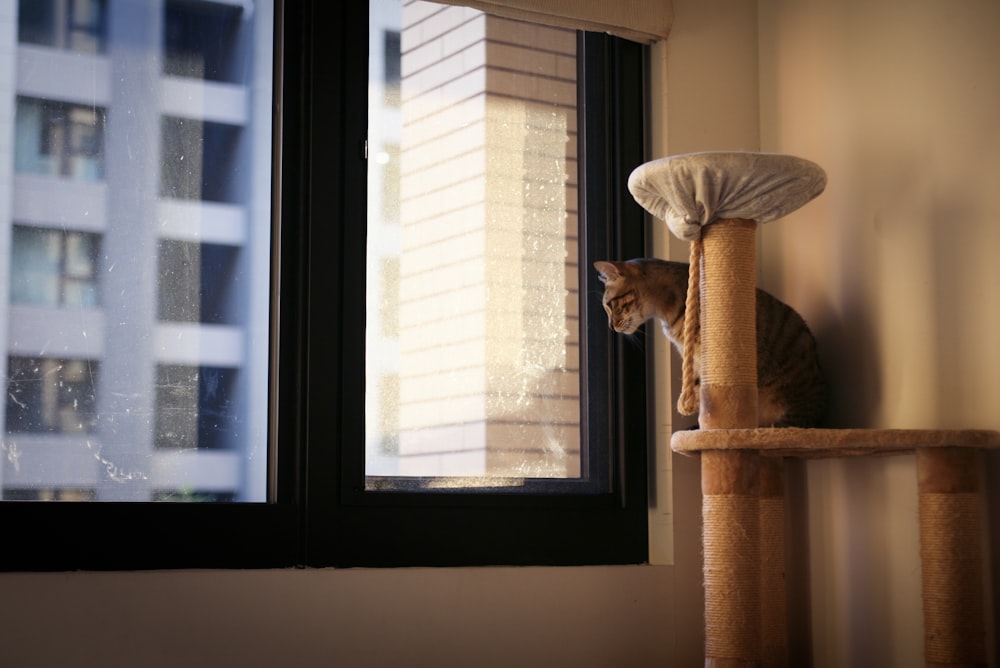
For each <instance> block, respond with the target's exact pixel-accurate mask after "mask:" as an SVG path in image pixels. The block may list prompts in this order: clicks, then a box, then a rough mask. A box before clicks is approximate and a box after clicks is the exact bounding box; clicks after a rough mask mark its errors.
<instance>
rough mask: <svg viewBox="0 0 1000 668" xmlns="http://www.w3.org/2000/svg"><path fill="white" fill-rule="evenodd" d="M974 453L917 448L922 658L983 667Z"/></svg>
mask: <svg viewBox="0 0 1000 668" xmlns="http://www.w3.org/2000/svg"><path fill="white" fill-rule="evenodd" d="M979 457H980V453H979V451H978V450H975V449H970V448H919V449H917V493H918V504H919V516H920V562H921V586H922V594H923V608H924V658H925V661H926V663H927V665H928V666H934V667H935V668H938V667H940V668H943V667H944V666H983V667H985V666H986V626H985V612H984V599H983V570H982V550H981V548H980V522H979V503H980V499H979V486H980V480H979V478H980V469H979V466H980V465H979Z"/></svg>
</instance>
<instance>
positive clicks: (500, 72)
mask: <svg viewBox="0 0 1000 668" xmlns="http://www.w3.org/2000/svg"><path fill="white" fill-rule="evenodd" d="M378 4H383V5H385V4H392V3H385V2H376V3H373V5H378ZM397 4H401V5H402V7H401V10H402V11H401V14H399V18H397V19H395V20H398V21H399V24H398V25H399V31H400V38H399V50H400V61H401V66H400V68H399V95H398V103H397V104H398V109H393V110H391V111H387V112H384V113H382V114H380V113H379V112H377V110H378V108H379V107H378V106H377V105H372V106H371V107H370V114H371V117H372V118H380V119H381V123H375V124H376V125H379V124H381V125H384V126H385V128H387V129H383V130H380V131H379V133H377V134H370V136H369V142H370V143H371V142H372V139H373V136H378V137H380V139H379V141H381V142H383V143H382V145H381V147H379V146H376V149H375V150H377V151H382V154H383V159H384V160H385V162H386V165H385V166H379V165H378V164H373V165H370V170H371V171H372V172H374V173H375V176H374V177H373V178H370V179H369V188H370V191H371V192H370V197H375V198H382V199H383V200H384V199H385V198H389V197H395V198H398V204H396V205H395V207H388V208H389V209H390V210H391V211H392V212H393V214H392V215H390V216H388V217H386V216H382V217H381V218H380V217H379V215H378V214H373V212H377V211H379V210H380V209H386V208H387V207H386V206H385V205H384V202H382V203H381V204H380V205H375V204H374V203H373V200H372V199H370V205H369V282H368V290H369V294H368V300H369V307H368V312H369V313H368V331H367V336H368V344H369V352H368V365H369V376H368V391H369V392H368V393H369V397H368V404H367V407H368V412H369V414H368V420H369V442H368V445H367V447H368V452H367V455H368V471H369V473H373V474H381V475H397V476H431V477H433V476H452V477H458V478H461V477H466V476H470V477H488V478H511V479H519V478H524V477H529V478H535V477H537V478H565V477H570V478H572V477H577V476H579V475H580V474H581V465H580V461H581V459H580V442H581V441H580V362H579V355H580V353H579V289H578V271H579V263H578V260H577V257H578V248H577V237H578V233H577V229H578V221H577V174H576V171H577V170H576V164H577V155H576V139H577V132H576V32H575V31H573V30H565V29H558V28H550V27H546V26H541V25H537V24H531V23H525V22H521V21H514V20H511V19H506V18H501V17H497V16H491V15H488V14H484V13H482V12H479V11H475V10H472V9H468V8H464V7H453V6H445V5H440V4H436V3H431V2H421V1H419V0H408V1H405V2H402V3H397ZM398 11H399V10H397V12H398ZM376 15H377V14H376V13H375V12H373V16H376ZM378 37H379V36H378V35H377V34H374V33H373V35H372V38H373V39H372V41H373V42H374V41H375V39H376V38H378ZM389 50H390V49H386V52H388V51H389ZM378 55H379V54H375V56H376V57H378ZM376 62H377V61H376ZM374 71H378V68H377V67H376V68H374ZM385 71H386V76H385V77H384V80H385V81H387V82H388V81H390V80H391V79H392V77H391V76H390V75H389V73H390V70H388V69H387V70H385ZM373 81H374V77H373ZM377 85H378V84H377V83H376V86H377ZM371 97H372V98H373V99H381V98H380V96H379V95H377V94H373V95H372V96H371ZM387 137H388V139H386V138H387ZM387 147H391V148H387ZM394 162H396V163H398V165H396V166H395V167H394V168H393V169H392V170H389V169H387V168H386V167H387V166H391V165H392V164H393V163H394ZM392 178H398V179H399V185H398V189H393V188H387V187H385V184H387V183H390V179H392ZM380 181H381V182H382V183H383V187H382V189H381V190H379V189H377V188H376V187H374V186H375V184H377V183H379V182H380ZM463 484H464V483H463Z"/></svg>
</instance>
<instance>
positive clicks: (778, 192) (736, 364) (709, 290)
mask: <svg viewBox="0 0 1000 668" xmlns="http://www.w3.org/2000/svg"><path fill="white" fill-rule="evenodd" d="M825 186H826V175H825V173H824V172H823V170H822V169H820V168H819V167H818V166H817V165H815V164H814V163H812V162H809V161H808V160H803V159H801V158H797V157H794V156H787V155H779V154H769V153H745V152H728V153H693V154H688V155H681V156H674V157H670V158H664V159H661V160H655V161H652V162H648V163H646V164H644V165H640V166H639V167H637V168H636V169H635V170H634V171H633V172H632V174H631V176H630V178H629V183H628V187H629V191H630V192H631V193H632V195H633V197H635V199H636V201H637V202H638V203H639V204H640V205H642V206H643V207H644V208H645V209H646V210H647V211H649V212H650V213H651V214H652V215H654V216H656V217H657V218H660V219H662V220H663V221H664V222H666V224H667V226H668V227H669V228H670V230H671V232H672V233H673V234H674V235H675V236H677V237H678V238H680V239H683V240H686V241H690V242H691V276H690V280H689V283H688V287H689V293H688V299H687V314H686V317H685V338H686V339H687V340H686V341H685V345H684V349H685V360H684V391H683V392H682V394H681V398H680V399H679V401H678V407H679V410H681V412H682V413H686V414H692V413H693V412H695V410H697V412H698V420H699V425H700V427H701V429H700V430H697V431H692V430H688V431H681V432H678V433H675V434H674V435H673V436H672V438H671V448H672V449H673V450H674V451H675V452H678V453H681V454H685V455H692V456H694V455H696V456H698V457H700V459H701V486H702V520H703V533H702V539H703V555H704V587H705V665H706V666H713V667H716V668H721V667H727V668H728V667H735V666H785V665H787V664H788V652H787V637H786V636H787V620H786V592H785V586H784V569H785V562H784V526H785V522H784V504H785V500H784V483H783V468H782V467H783V464H784V459H785V458H787V457H801V458H821V457H845V456H876V455H890V454H901V453H908V452H912V453H916V463H917V481H916V483H917V489H918V499H919V521H920V555H921V581H922V595H923V607H924V654H925V659H926V662H927V664H928V665H929V666H945V665H947V666H956V665H974V666H978V665H983V666H985V665H986V633H985V621H984V620H985V605H984V600H983V591H982V583H983V579H982V561H983V559H982V548H981V541H980V532H981V530H980V526H981V523H980V517H979V509H980V500H979V495H980V493H981V489H980V485H981V482H980V481H981V479H982V476H981V472H980V466H981V464H980V451H981V450H982V449H986V448H997V447H1000V432H996V431H988V430H938V429H799V428H781V429H773V428H760V427H758V419H757V360H756V319H755V318H756V313H755V308H756V300H755V291H756V279H755V276H756V265H755V263H756V260H755V241H756V239H755V232H756V227H757V224H758V223H765V222H769V221H773V220H776V219H778V218H780V217H782V216H784V215H787V214H788V213H791V212H792V211H794V210H796V209H798V208H799V207H801V206H803V205H805V204H806V203H808V202H809V201H811V200H812V199H813V198H815V197H817V196H818V195H819V194H820V193H821V192H822V191H823V189H824V188H825ZM692 314H697V316H698V317H691V315H692ZM699 338H700V342H701V368H700V369H699V372H700V379H701V382H700V387H699V388H698V389H697V394H695V390H694V382H693V375H692V373H691V366H692V358H691V357H690V355H689V353H690V352H691V351H692V349H693V345H691V343H692V342H694V341H696V340H699Z"/></svg>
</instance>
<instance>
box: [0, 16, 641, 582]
mask: <svg viewBox="0 0 1000 668" xmlns="http://www.w3.org/2000/svg"><path fill="white" fill-rule="evenodd" d="M367 11H368V10H367V3H332V2H326V1H325V0H301V1H298V2H293V1H291V0H288V1H286V2H282V1H281V0H278V1H277V2H276V7H275V29H276V33H275V53H276V63H275V70H276V83H277V84H279V85H277V86H276V88H275V94H276V98H275V102H274V106H273V108H274V110H275V135H274V147H275V151H274V163H275V167H276V172H275V179H274V192H275V193H280V196H279V197H276V198H275V200H274V210H275V212H276V213H277V214H278V215H279V216H280V219H281V221H282V222H281V225H280V226H279V227H277V228H276V234H275V236H274V239H273V242H274V243H273V248H274V259H275V261H274V269H275V270H276V275H277V276H279V277H280V278H279V280H278V281H277V282H276V283H275V285H274V288H273V295H272V298H273V299H272V301H273V304H275V305H276V307H277V309H276V311H275V313H276V315H275V316H274V317H273V318H272V319H273V322H272V333H273V335H274V336H275V338H276V345H275V346H274V347H273V350H274V353H273V354H272V380H271V386H272V387H271V389H272V393H273V398H272V401H271V416H270V417H271V436H270V438H271V444H272V446H273V447H272V448H271V454H270V466H269V470H270V473H271V475H270V481H269V489H270V494H269V497H270V498H271V499H272V500H271V501H270V502H268V503H205V504H201V503H163V502H160V503H157V502H150V503H117V502H58V503H42V502H28V501H26V502H20V501H4V502H0V523H2V525H3V526H4V530H5V534H6V540H7V545H8V549H6V550H4V551H3V553H2V555H0V570H7V571H11V570H32V571H45V570H77V569H84V570H137V569H142V570H148V569H159V568H171V569H176V568H232V569H237V568H283V567H329V566H334V567H354V566H359V567H360V566H369V567H392V566H475V565H501V564H504V565H529V564H530V565H582V564H635V563H644V562H646V561H647V522H648V519H647V508H648V499H647V480H646V476H647V470H648V468H649V467H648V462H647V459H648V457H649V456H650V455H649V452H650V449H649V448H648V447H647V443H648V442H649V441H650V438H649V435H650V433H651V430H650V425H649V424H648V418H647V416H648V415H649V414H650V411H648V407H647V396H648V395H649V394H651V393H649V392H647V385H648V376H649V375H650V374H647V369H649V368H651V355H650V353H649V351H644V350H642V349H641V348H640V347H637V346H634V345H631V344H630V343H629V342H627V341H626V340H624V338H623V337H620V336H617V335H614V333H613V332H611V331H610V330H609V329H608V327H607V324H606V319H605V317H604V314H603V310H602V309H601V305H600V298H599V295H600V290H601V288H600V284H599V283H598V281H597V276H596V272H594V271H593V269H592V266H591V261H592V260H595V259H606V258H626V257H636V256H640V255H644V254H645V249H646V247H647V235H648V229H647V225H646V222H645V217H644V214H643V212H642V210H641V208H640V207H639V206H638V205H637V204H636V203H635V202H634V200H632V198H631V197H630V196H629V195H628V191H627V188H626V181H627V178H628V174H629V172H630V171H631V169H632V168H633V167H635V166H636V165H638V164H640V163H641V162H643V160H644V158H645V152H646V146H645V131H644V119H645V117H646V113H645V111H646V100H645V97H644V89H645V78H646V71H647V67H646V61H647V49H646V48H645V47H643V46H641V45H638V44H635V43H632V42H627V41H624V40H620V39H617V38H613V37H609V36H607V35H601V34H592V33H585V34H581V35H582V36H581V38H580V42H579V44H580V54H581V56H582V57H581V58H579V61H580V67H581V68H582V69H581V70H580V82H581V84H580V85H579V86H578V88H579V107H580V109H582V110H584V112H585V113H581V115H580V120H581V124H580V126H579V133H580V136H581V137H582V138H583V141H582V142H581V146H580V156H581V165H582V166H583V167H582V171H581V173H580V177H579V183H580V192H581V203H580V204H581V208H580V220H581V237H580V244H581V246H585V247H586V252H585V253H584V257H585V258H586V261H581V263H580V293H581V295H582V297H581V321H582V322H585V323H586V325H585V326H584V327H583V331H581V342H582V348H585V349H589V350H591V351H593V353H592V355H591V356H590V358H589V359H590V360H591V363H592V365H593V366H592V368H591V370H590V372H588V373H587V374H586V375H587V376H588V378H589V379H590V380H589V381H588V382H591V383H594V382H599V383H601V387H600V388H596V387H592V388H591V390H592V391H590V392H587V393H586V396H588V397H595V399H594V401H588V402H586V403H587V410H586V411H585V412H586V414H587V415H588V416H589V418H588V419H587V420H586V421H585V425H586V426H585V428H584V431H585V432H590V433H591V434H592V433H594V432H595V430H596V431H598V432H600V433H602V434H604V435H605V436H606V437H607V438H608V439H610V450H611V455H612V456H611V461H610V463H609V468H608V471H607V474H608V477H609V480H610V483H611V484H610V491H609V492H607V493H601V494H594V493H587V494H559V495H547V494H485V493H471V492H470V493H464V492H463V493H448V494H437V493H391V494H386V493H381V492H375V493H373V492H365V491H364V489H363V483H364V476H363V449H364V445H363V444H364V432H363V430H364V425H363V420H360V419H359V418H358V407H359V405H361V406H363V404H359V401H360V398H361V397H363V391H364V387H363V384H364V368H363V364H364V354H363V353H364V330H363V327H362V326H361V325H360V323H363V322H364V315H365V314H364V299H363V298H361V296H363V294H364V276H365V221H366V210H365V207H366V205H367V202H366V198H365V188H366V176H365V175H366V169H365V162H364V161H365V146H364V142H365V135H366V130H367V105H366V104H364V103H363V102H360V101H364V100H366V99H367V95H366V91H367V86H368V79H367V70H366V68H365V67H361V66H359V62H358V61H359V54H364V53H367V35H368V31H367V29H363V28H362V26H365V27H366V26H367V18H368V17H367ZM362 62H363V61H362ZM279 91H280V94H279ZM332 222H335V223H336V224H332ZM598 389H600V391H598ZM7 454H8V453H7V452H6V451H5V452H0V455H7Z"/></svg>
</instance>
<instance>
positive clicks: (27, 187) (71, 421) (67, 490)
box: [0, 0, 273, 501]
mask: <svg viewBox="0 0 1000 668" xmlns="http://www.w3.org/2000/svg"><path fill="white" fill-rule="evenodd" d="M272 14H273V10H272V8H271V6H270V2H269V1H268V0H256V1H250V0H212V1H200V0H144V1H142V2H138V1H135V0H20V2H19V1H18V0H0V44H2V45H5V47H6V48H5V52H4V53H3V56H2V57H0V68H2V69H0V262H2V263H3V265H4V271H2V272H0V304H2V305H3V306H2V308H3V309H4V311H5V312H6V318H4V324H3V326H2V327H0V345H2V346H3V348H4V350H5V351H6V355H4V356H3V359H2V361H0V365H2V369H3V371H4V375H5V377H6V379H7V400H6V402H0V411H2V413H0V416H2V423H3V425H4V432H3V444H2V445H3V455H4V457H2V458H0V481H2V490H3V498H4V499H93V500H127V501H151V500H175V499H176V500H243V501H262V500H264V498H265V489H266V466H267V456H266V453H267V413H268V411H267V396H268V339H269V324H268V323H269V295H270V278H269V277H270V238H271V222H270V221H271V185H270V183H271V180H270V179H271V98H272V40H273V36H272V31H273V18H272Z"/></svg>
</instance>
